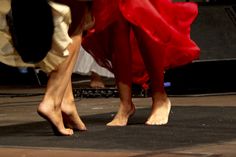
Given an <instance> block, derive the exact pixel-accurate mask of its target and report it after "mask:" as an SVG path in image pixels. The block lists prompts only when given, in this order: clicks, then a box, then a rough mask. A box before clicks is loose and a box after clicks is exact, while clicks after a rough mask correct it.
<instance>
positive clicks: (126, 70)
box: [107, 15, 135, 126]
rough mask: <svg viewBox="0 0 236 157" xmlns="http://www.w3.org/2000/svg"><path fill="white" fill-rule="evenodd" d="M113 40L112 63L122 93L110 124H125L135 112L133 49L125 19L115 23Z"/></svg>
mask: <svg viewBox="0 0 236 157" xmlns="http://www.w3.org/2000/svg"><path fill="white" fill-rule="evenodd" d="M112 33H113V35H114V36H113V37H114V38H113V40H112V45H111V46H112V48H113V51H112V52H113V54H112V57H113V58H112V64H113V67H114V74H115V77H116V84H117V87H118V90H119V93H120V106H119V110H118V112H117V114H116V116H115V118H114V119H113V120H112V121H111V122H110V123H108V124H107V125H108V126H125V125H127V122H128V118H129V117H130V116H131V115H132V114H133V113H134V112H135V107H134V105H133V103H132V98H131V83H132V71H131V70H132V69H131V51H130V38H129V34H130V28H129V24H128V23H126V21H125V20H124V19H123V17H122V15H121V20H120V21H119V22H117V23H116V24H115V27H114V29H113V32H112Z"/></svg>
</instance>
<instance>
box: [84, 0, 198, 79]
mask: <svg viewBox="0 0 236 157" xmlns="http://www.w3.org/2000/svg"><path fill="white" fill-rule="evenodd" d="M93 3H94V4H93V14H94V17H95V26H94V28H93V29H92V30H91V32H90V33H89V34H88V35H87V36H86V37H85V38H84V41H83V47H84V48H85V49H86V50H87V51H88V52H89V53H91V54H92V55H93V57H94V58H95V59H96V60H97V62H98V63H99V64H100V65H101V66H104V67H106V68H108V69H109V70H111V71H112V65H111V62H110V61H111V57H112V53H113V52H112V50H111V49H110V44H109V43H110V40H112V37H111V36H112V34H111V32H110V26H111V25H112V24H114V23H115V22H116V21H117V20H119V19H118V18H119V15H120V14H122V15H123V17H124V18H125V19H126V20H127V21H128V22H129V23H130V24H131V25H133V26H135V27H138V28H140V29H142V30H143V31H144V32H145V33H146V34H148V36H149V40H152V41H151V42H152V43H153V42H154V43H156V44H155V45H156V47H155V50H153V51H152V52H153V53H154V54H153V55H154V56H156V57H158V56H161V57H162V58H161V59H162V60H163V62H162V63H163V65H162V66H163V67H164V68H165V69H169V68H173V67H176V66H181V65H184V64H188V63H191V62H192V61H193V60H195V59H198V57H199V52H200V49H199V47H198V46H197V45H196V43H195V42H194V41H192V40H191V38H190V26H191V24H192V23H193V21H194V20H195V19H196V17H197V14H198V8H197V5H196V4H195V3H192V2H172V1H171V0H112V1H111V0H98V1H94V2H93ZM130 34H131V35H130V40H131V42H130V44H131V50H132V56H133V57H132V74H133V82H134V83H139V84H145V83H146V81H147V80H148V74H147V72H146V68H145V66H144V63H143V60H142V57H141V55H140V49H139V47H138V44H137V42H136V40H135V36H133V33H132V32H131V33H130ZM117 46H122V45H120V44H119V43H117ZM160 53H164V54H162V55H160ZM124 57H125V56H124ZM154 72H155V71H154Z"/></svg>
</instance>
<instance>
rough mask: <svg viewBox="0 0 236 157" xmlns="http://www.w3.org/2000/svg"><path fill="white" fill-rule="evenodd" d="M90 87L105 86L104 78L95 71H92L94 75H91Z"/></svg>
mask: <svg viewBox="0 0 236 157" xmlns="http://www.w3.org/2000/svg"><path fill="white" fill-rule="evenodd" d="M90 87H92V88H105V85H104V83H103V81H102V78H101V77H100V76H99V75H98V74H96V73H94V72H92V75H91V81H90Z"/></svg>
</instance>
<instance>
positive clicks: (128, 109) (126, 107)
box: [107, 82, 135, 126]
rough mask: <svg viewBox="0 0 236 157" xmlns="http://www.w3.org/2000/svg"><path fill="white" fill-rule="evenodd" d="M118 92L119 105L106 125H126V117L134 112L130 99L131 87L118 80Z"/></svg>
mask: <svg viewBox="0 0 236 157" xmlns="http://www.w3.org/2000/svg"><path fill="white" fill-rule="evenodd" d="M117 85H118V90H119V92H120V106H119V109H118V112H117V114H116V116H115V117H114V119H113V120H112V121H111V122H110V123H108V124H107V126H126V125H127V123H128V119H129V117H130V116H132V115H133V114H134V112H135V106H134V104H133V103H132V100H131V88H130V86H128V85H127V84H124V83H122V82H118V83H117Z"/></svg>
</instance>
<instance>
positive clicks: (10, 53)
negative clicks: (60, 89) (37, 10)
mask: <svg viewBox="0 0 236 157" xmlns="http://www.w3.org/2000/svg"><path fill="white" fill-rule="evenodd" d="M0 1H1V6H0V62H2V63H4V64H7V65H9V66H14V67H33V68H40V69H41V70H42V71H44V72H46V73H50V72H51V71H52V70H55V69H56V68H57V67H58V65H59V64H60V63H62V62H63V61H64V60H65V58H66V57H67V56H68V55H69V51H68V50H67V47H68V46H69V44H70V43H72V39H71V38H70V37H69V35H68V29H69V25H70V23H71V12H70V8H69V7H68V6H66V5H62V4H58V3H55V2H50V5H51V7H52V12H53V18H54V34H53V41H52V48H51V50H50V51H49V53H48V54H47V56H46V57H45V58H44V59H43V60H42V61H41V62H39V63H37V64H28V63H24V62H23V61H22V59H21V57H20V56H19V55H18V53H17V52H16V51H15V49H14V47H13V45H12V41H11V35H10V33H9V30H8V26H7V23H6V14H7V13H8V11H9V10H10V0H0Z"/></svg>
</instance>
